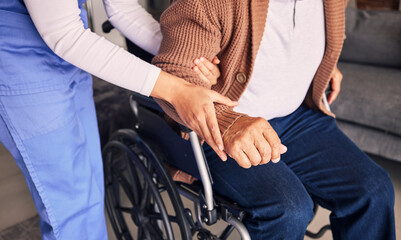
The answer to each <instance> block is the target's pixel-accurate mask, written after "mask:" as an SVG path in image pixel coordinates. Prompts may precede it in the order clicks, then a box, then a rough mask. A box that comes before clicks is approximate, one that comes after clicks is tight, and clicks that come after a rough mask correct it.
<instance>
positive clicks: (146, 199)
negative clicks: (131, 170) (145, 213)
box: [139, 181, 150, 210]
mask: <svg viewBox="0 0 401 240" xmlns="http://www.w3.org/2000/svg"><path fill="white" fill-rule="evenodd" d="M141 197H142V198H141V200H140V204H139V209H142V210H143V209H145V208H146V207H147V206H148V205H149V203H150V189H149V185H148V183H147V182H146V181H145V183H144V186H143V189H142V196H141Z"/></svg>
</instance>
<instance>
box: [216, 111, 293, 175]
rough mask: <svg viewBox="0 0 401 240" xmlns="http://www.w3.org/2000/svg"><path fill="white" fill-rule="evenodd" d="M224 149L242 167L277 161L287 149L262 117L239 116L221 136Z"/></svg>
mask: <svg viewBox="0 0 401 240" xmlns="http://www.w3.org/2000/svg"><path fill="white" fill-rule="evenodd" d="M223 141H224V145H225V151H226V152H227V153H228V155H229V156H230V157H232V158H234V159H235V160H236V161H237V163H238V164H239V165H240V166H241V167H243V168H250V167H251V166H252V165H253V166H257V165H259V164H266V163H268V162H269V161H270V160H272V162H274V163H277V162H279V161H280V154H284V153H285V152H286V151H287V147H285V146H284V145H282V144H281V140H280V138H279V137H278V136H277V133H276V132H275V131H274V129H273V128H272V127H271V126H270V124H269V122H268V121H266V120H265V119H263V118H253V117H248V116H243V117H240V118H239V119H238V120H237V121H236V122H235V123H234V124H233V125H232V126H231V127H230V128H229V129H228V130H227V133H226V134H225V135H224V138H223Z"/></svg>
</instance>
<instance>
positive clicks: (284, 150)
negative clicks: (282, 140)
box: [280, 144, 288, 154]
mask: <svg viewBox="0 0 401 240" xmlns="http://www.w3.org/2000/svg"><path fill="white" fill-rule="evenodd" d="M287 150H288V148H287V147H286V146H284V145H283V144H281V149H280V153H281V154H283V153H286V152H287Z"/></svg>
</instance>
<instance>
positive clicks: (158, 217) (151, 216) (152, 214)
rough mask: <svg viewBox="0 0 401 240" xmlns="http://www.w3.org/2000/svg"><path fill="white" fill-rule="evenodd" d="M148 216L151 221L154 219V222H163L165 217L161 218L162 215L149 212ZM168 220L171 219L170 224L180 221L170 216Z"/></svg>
mask: <svg viewBox="0 0 401 240" xmlns="http://www.w3.org/2000/svg"><path fill="white" fill-rule="evenodd" d="M146 215H147V217H149V218H150V219H154V220H163V217H162V216H160V213H149V212H148V213H147V214H146ZM168 219H169V221H170V222H178V219H177V217H176V216H171V215H168Z"/></svg>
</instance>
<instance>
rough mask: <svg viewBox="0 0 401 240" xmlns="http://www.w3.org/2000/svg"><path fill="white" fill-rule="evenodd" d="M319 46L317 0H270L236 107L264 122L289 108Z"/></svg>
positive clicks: (309, 76)
mask: <svg viewBox="0 0 401 240" xmlns="http://www.w3.org/2000/svg"><path fill="white" fill-rule="evenodd" d="M324 50H325V20H324V8H323V1H322V0H270V3H269V9H268V14H267V20H266V26H265V30H264V34H263V38H262V42H261V45H260V48H259V51H258V53H257V55H256V60H255V66H254V71H253V75H252V77H251V79H250V82H249V85H248V87H247V88H246V89H245V91H244V93H243V95H242V96H241V98H240V99H239V106H238V107H236V108H235V111H237V112H241V113H245V114H247V115H249V116H253V117H263V118H265V119H267V120H270V119H273V118H276V117H283V116H287V115H289V114H291V113H292V112H294V111H295V110H296V109H297V108H298V107H299V106H300V105H301V104H302V102H303V100H304V98H305V96H306V93H307V91H308V88H309V86H310V84H311V82H312V80H313V77H314V75H315V73H316V70H317V68H318V67H319V64H320V62H321V61H322V58H323V54H324Z"/></svg>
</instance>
